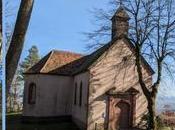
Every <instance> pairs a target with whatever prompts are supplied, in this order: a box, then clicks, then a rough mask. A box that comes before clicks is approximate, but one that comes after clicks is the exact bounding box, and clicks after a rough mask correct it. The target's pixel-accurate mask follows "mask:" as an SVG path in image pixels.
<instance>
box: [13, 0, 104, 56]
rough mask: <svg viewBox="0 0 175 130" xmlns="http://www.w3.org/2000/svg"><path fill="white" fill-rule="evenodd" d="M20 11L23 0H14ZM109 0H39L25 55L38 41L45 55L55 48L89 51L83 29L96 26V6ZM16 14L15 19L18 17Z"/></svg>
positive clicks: (26, 40)
mask: <svg viewBox="0 0 175 130" xmlns="http://www.w3.org/2000/svg"><path fill="white" fill-rule="evenodd" d="M10 1H11V4H12V5H13V6H14V7H15V11H14V12H15V13H16V12H17V9H18V6H19V2H20V0H15V1H14V0H10ZM106 1H107V0H52V1H50V0H35V3H34V8H33V12H32V16H31V20H30V24H29V27H28V31H27V35H26V39H25V47H24V51H23V55H22V58H23V57H24V56H26V53H27V50H28V49H29V48H30V47H31V46H32V45H36V46H37V47H38V49H39V51H40V54H41V55H42V56H43V55H45V54H47V53H48V52H49V51H51V50H52V49H57V50H68V51H73V52H78V53H88V51H87V49H86V44H87V42H85V41H84V40H85V38H86V37H85V36H84V35H83V32H88V31H90V30H92V29H94V27H95V26H94V25H93V24H92V14H91V13H90V12H89V11H90V10H91V9H92V8H95V7H105V5H106V4H105V3H106ZM15 17H16V16H15V15H14V16H13V20H14V19H15Z"/></svg>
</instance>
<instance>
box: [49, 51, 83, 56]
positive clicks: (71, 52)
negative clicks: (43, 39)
mask: <svg viewBox="0 0 175 130" xmlns="http://www.w3.org/2000/svg"><path fill="white" fill-rule="evenodd" d="M52 51H53V52H62V53H70V54H77V55H82V56H85V54H81V53H77V52H73V51H67V50H56V49H53V50H52Z"/></svg>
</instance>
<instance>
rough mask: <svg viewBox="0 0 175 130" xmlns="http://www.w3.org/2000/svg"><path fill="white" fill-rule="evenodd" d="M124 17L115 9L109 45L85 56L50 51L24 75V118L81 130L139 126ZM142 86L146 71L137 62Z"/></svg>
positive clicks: (141, 108)
mask: <svg viewBox="0 0 175 130" xmlns="http://www.w3.org/2000/svg"><path fill="white" fill-rule="evenodd" d="M129 19H130V18H129V16H128V14H127V13H126V11H125V9H124V8H123V7H119V9H118V10H117V12H116V13H115V14H114V16H113V17H112V40H111V41H110V42H109V43H108V44H106V45H104V46H103V47H101V48H99V49H98V50H96V51H95V52H93V53H92V54H90V55H86V56H84V55H81V54H76V53H71V52H65V51H56V50H54V51H51V52H50V53H49V54H48V55H46V56H45V57H44V58H43V59H41V60H40V61H39V62H38V63H37V64H36V65H34V66H33V67H32V68H30V69H29V70H28V71H27V72H26V73H25V89H24V109H23V116H24V117H26V118H50V117H58V118H59V117H60V118H61V117H67V118H71V120H72V121H73V122H75V123H76V124H77V126H78V127H79V128H81V129H84V130H117V129H118V128H120V129H132V128H136V127H143V126H142V125H143V123H144V122H143V121H142V117H143V116H144V115H145V114H146V113H147V101H146V98H145V96H144V94H143V92H142V90H141V87H140V85H139V82H138V74H137V70H136V66H135V56H134V49H135V47H134V45H133V44H132V43H131V41H130V40H129V39H128V37H127V35H128V30H129ZM142 61H143V62H142V68H143V69H142V71H143V76H144V79H145V82H146V84H147V87H148V88H149V87H150V86H151V84H152V75H153V74H154V72H153V70H152V69H151V67H150V66H149V65H148V63H147V62H146V61H145V59H144V58H143V57H142Z"/></svg>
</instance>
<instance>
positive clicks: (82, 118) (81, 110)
mask: <svg viewBox="0 0 175 130" xmlns="http://www.w3.org/2000/svg"><path fill="white" fill-rule="evenodd" d="M81 82H82V83H83V87H82V88H83V89H82V105H81V107H80V106H79V95H80V91H79V90H80V89H79V88H80V84H81ZM75 83H77V104H76V105H74V96H75V95H74V94H75ZM73 88H74V89H73V92H74V94H73V98H72V104H73V105H72V117H73V120H74V121H75V122H76V123H77V124H78V125H79V126H80V127H81V128H85V127H86V123H87V108H88V106H87V105H88V88H89V72H85V73H81V74H78V75H76V76H75V77H74V85H73Z"/></svg>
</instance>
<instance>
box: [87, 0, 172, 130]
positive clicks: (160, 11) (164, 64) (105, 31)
mask: <svg viewBox="0 0 175 130" xmlns="http://www.w3.org/2000/svg"><path fill="white" fill-rule="evenodd" d="M122 1H123V2H121V1H120V3H119V2H118V1H115V0H112V1H111V2H110V4H111V5H112V7H111V9H110V10H104V9H95V10H94V11H93V13H94V14H95V17H96V18H97V20H96V21H97V22H98V23H99V26H100V28H99V29H97V30H94V31H93V32H90V33H85V35H86V36H87V38H88V39H89V40H90V42H92V43H93V44H91V45H90V46H88V47H90V48H92V47H99V46H101V45H102V44H100V43H104V42H105V41H107V40H109V36H110V35H111V21H110V19H111V17H112V15H113V14H114V11H115V10H116V8H117V6H118V5H119V4H120V6H122V7H123V8H124V9H125V10H126V11H128V13H129V16H130V18H131V20H130V30H129V34H128V38H129V39H130V41H131V42H132V43H133V44H134V45H135V65H136V67H137V73H138V77H139V84H140V86H141V88H142V90H143V93H144V95H145V97H146V99H147V102H148V107H147V108H148V113H149V126H148V129H149V130H157V123H156V111H155V105H156V103H155V102H156V101H155V100H156V96H157V93H158V89H159V86H160V83H161V81H162V77H163V76H166V74H167V73H166V72H168V74H169V75H170V76H171V77H173V75H174V73H173V72H174V70H173V69H174V67H175V66H174V65H175V1H174V0H166V1H165V0H122ZM142 56H144V58H146V59H147V60H148V62H149V63H151V65H152V67H153V69H154V70H155V72H156V73H155V76H154V83H153V84H152V86H151V89H149V88H148V86H146V83H145V81H144V76H143V72H142V62H141V61H142V58H141V57H142Z"/></svg>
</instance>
